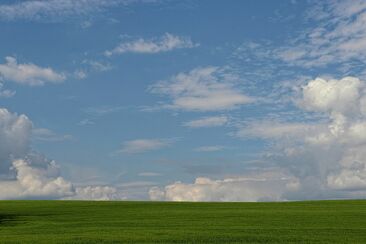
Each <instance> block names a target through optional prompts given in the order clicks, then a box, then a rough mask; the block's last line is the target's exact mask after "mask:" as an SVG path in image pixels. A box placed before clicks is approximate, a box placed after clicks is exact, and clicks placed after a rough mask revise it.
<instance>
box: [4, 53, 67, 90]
mask: <svg viewBox="0 0 366 244" xmlns="http://www.w3.org/2000/svg"><path fill="white" fill-rule="evenodd" d="M5 60H6V63H5V64H0V78H2V79H4V80H9V81H13V82H16V83H19V84H23V85H30V86H39V85H44V84H45V83H59V82H62V81H63V80H65V78H66V77H65V75H63V74H61V73H57V72H55V71H54V70H53V69H51V68H43V67H39V66H37V65H35V64H32V63H27V64H18V63H17V60H16V59H15V58H14V57H6V58H5Z"/></svg>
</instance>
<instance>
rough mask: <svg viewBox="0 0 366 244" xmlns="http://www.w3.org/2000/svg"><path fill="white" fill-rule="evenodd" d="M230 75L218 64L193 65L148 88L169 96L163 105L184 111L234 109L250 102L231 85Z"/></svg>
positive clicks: (153, 91) (231, 77) (233, 78)
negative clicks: (203, 66) (184, 71)
mask: <svg viewBox="0 0 366 244" xmlns="http://www.w3.org/2000/svg"><path fill="white" fill-rule="evenodd" d="M238 79H239V78H238V77H237V76H235V75H234V74H231V73H229V72H226V71H225V70H224V69H220V68H218V67H205V68H196V69H193V70H191V71H190V72H188V73H179V74H178V75H175V76H173V77H171V78H170V79H168V80H163V81H160V82H157V83H156V84H154V85H153V86H151V87H150V91H151V92H152V93H156V94H161V95H167V96H169V97H170V98H171V99H172V103H171V104H165V105H164V107H165V108H170V109H182V110H187V111H220V110H228V109H234V108H237V107H239V106H241V105H244V104H248V103H251V102H253V101H254V99H253V98H251V97H248V96H246V95H244V94H243V93H242V91H241V90H240V89H239V88H238V87H236V86H235V85H234V84H235V82H237V81H238Z"/></svg>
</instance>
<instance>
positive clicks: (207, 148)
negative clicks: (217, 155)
mask: <svg viewBox="0 0 366 244" xmlns="http://www.w3.org/2000/svg"><path fill="white" fill-rule="evenodd" d="M224 148H225V147H223V146H218V145H216V146H202V147H197V148H195V149H194V150H195V151H196V152H217V151H221V150H223V149H224Z"/></svg>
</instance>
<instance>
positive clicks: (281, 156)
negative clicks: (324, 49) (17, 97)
mask: <svg viewBox="0 0 366 244" xmlns="http://www.w3.org/2000/svg"><path fill="white" fill-rule="evenodd" d="M365 99H366V82H365V81H363V80H360V79H357V78H355V77H345V78H343V79H339V80H336V79H321V78H317V79H314V80H310V81H309V82H308V83H307V84H306V85H304V86H303V87H301V96H300V97H299V98H298V99H296V100H297V101H296V104H297V105H298V106H299V108H300V109H302V110H303V112H309V113H310V114H314V113H319V114H321V115H322V117H321V119H316V118H317V117H313V118H311V117H310V118H311V119H309V120H304V121H302V122H291V121H271V120H270V121H255V122H252V123H249V124H247V125H246V126H244V127H241V128H239V130H238V133H237V135H238V136H239V137H242V138H253V137H254V138H259V139H262V140H265V141H268V142H271V143H270V144H269V145H270V147H269V149H268V151H266V152H265V153H263V157H262V158H261V159H260V161H261V162H262V165H258V167H259V168H261V167H262V171H267V172H281V176H279V177H277V178H273V177H272V176H273V175H263V174H262V178H263V179H264V180H263V181H259V182H260V183H258V181H257V180H255V181H249V183H248V181H247V180H244V181H242V180H240V179H241V178H242V177H238V178H227V179H221V180H212V179H206V178H204V179H203V180H202V179H201V178H198V181H196V182H195V183H193V184H185V183H181V182H176V183H173V184H171V185H168V186H166V187H165V188H153V189H151V191H150V197H151V198H152V199H165V200H177V201H201V200H203V201H228V200H229V201H262V200H268V199H269V200H301V199H329V198H363V197H366V113H365ZM260 172H261V171H260V170H259V172H258V173H257V174H252V176H251V177H252V178H255V179H257V178H258V176H259V175H261V173H260ZM277 176H278V175H277ZM273 179H277V180H278V179H286V180H284V181H281V180H279V181H276V180H274V181H273ZM278 182H281V183H280V184H279V183H278ZM273 186H276V187H275V189H272V188H271V187H273ZM268 189H270V190H269V191H268V192H267V190H268ZM271 194H272V195H271ZM238 195H239V196H238ZM246 196H247V197H246Z"/></svg>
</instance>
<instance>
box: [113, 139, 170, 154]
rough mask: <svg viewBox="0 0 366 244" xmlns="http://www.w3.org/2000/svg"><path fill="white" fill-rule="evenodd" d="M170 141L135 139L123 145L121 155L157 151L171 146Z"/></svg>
mask: <svg viewBox="0 0 366 244" xmlns="http://www.w3.org/2000/svg"><path fill="white" fill-rule="evenodd" d="M172 142H173V141H172V140H170V139H136V140H131V141H126V142H124V143H123V146H122V149H121V150H119V151H118V152H121V153H143V152H147V151H153V150H158V149H161V148H164V147H167V146H169V145H171V144H172Z"/></svg>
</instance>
